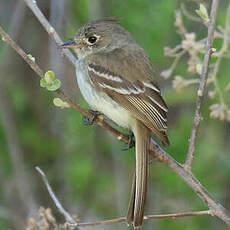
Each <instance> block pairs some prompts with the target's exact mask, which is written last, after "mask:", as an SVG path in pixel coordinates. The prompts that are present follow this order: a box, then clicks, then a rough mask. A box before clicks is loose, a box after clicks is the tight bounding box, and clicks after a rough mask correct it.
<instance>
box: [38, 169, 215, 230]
mask: <svg viewBox="0 0 230 230" xmlns="http://www.w3.org/2000/svg"><path fill="white" fill-rule="evenodd" d="M36 170H37V171H38V172H39V174H40V175H41V176H42V180H43V182H44V184H45V186H46V188H47V190H48V192H49V195H50V196H51V198H52V200H53V202H54V203H55V205H56V207H57V208H58V210H59V212H60V213H61V214H62V215H63V216H64V217H65V220H66V222H67V223H66V224H68V225H69V226H71V227H87V226H91V227H92V226H98V225H106V224H113V223H121V222H127V219H126V217H119V218H116V219H110V220H102V221H95V222H82V223H77V222H76V221H75V220H74V219H73V217H72V216H71V215H70V214H69V213H68V212H67V211H66V210H65V209H64V207H63V206H62V204H61V203H60V201H59V200H58V198H57V197H56V195H55V193H54V191H53V189H52V188H51V186H50V184H49V181H48V179H47V177H46V175H45V173H44V172H43V171H42V170H41V169H40V168H39V167H36ZM211 213H212V212H211V211H210V210H207V211H197V212H183V213H173V214H162V215H146V216H144V220H152V219H163V218H167V219H174V218H180V217H187V216H201V215H210V214H211Z"/></svg>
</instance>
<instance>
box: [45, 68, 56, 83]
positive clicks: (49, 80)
mask: <svg viewBox="0 0 230 230" xmlns="http://www.w3.org/2000/svg"><path fill="white" fill-rule="evenodd" d="M54 78H55V74H54V72H53V71H51V70H49V71H47V72H46V73H45V76H44V79H45V81H46V83H47V84H49V85H52V84H53V80H54Z"/></svg>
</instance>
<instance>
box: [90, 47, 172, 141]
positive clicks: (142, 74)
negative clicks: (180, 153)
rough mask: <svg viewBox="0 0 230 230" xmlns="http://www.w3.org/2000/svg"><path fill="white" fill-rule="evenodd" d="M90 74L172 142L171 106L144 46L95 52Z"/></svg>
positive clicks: (114, 97) (112, 96) (131, 110)
mask: <svg viewBox="0 0 230 230" xmlns="http://www.w3.org/2000/svg"><path fill="white" fill-rule="evenodd" d="M115 56H116V58H114V57H115ZM139 59H141V60H142V61H141V62H140V61H139ZM118 66H119V67H118ZM88 73H89V77H90V80H91V82H92V84H94V86H95V87H96V88H97V89H98V90H100V91H103V92H105V93H106V94H107V95H108V96H109V97H111V98H112V99H113V100H114V101H116V102H117V103H118V104H120V105H121V106H122V107H124V108H125V109H127V110H128V111H129V112H131V114H132V115H133V116H134V117H135V118H136V119H138V120H140V121H142V122H143V123H144V124H145V125H146V126H147V127H148V128H149V129H150V130H152V132H153V133H155V134H156V135H157V136H158V137H160V139H161V141H162V142H163V144H165V145H168V144H169V140H168V137H167V134H166V131H167V112H168V108H167V106H166V104H165V102H164V100H163V98H162V96H161V92H160V89H159V87H158V86H157V85H156V84H155V83H154V82H153V80H152V78H153V75H154V71H153V68H152V65H151V61H150V59H149V58H148V56H147V55H146V54H145V52H144V51H143V49H141V48H140V47H138V46H137V47H136V49H133V48H132V50H130V51H129V50H128V49H125V50H124V49H122V48H121V49H117V50H115V51H113V52H109V53H107V54H96V55H92V56H90V57H89V58H88Z"/></svg>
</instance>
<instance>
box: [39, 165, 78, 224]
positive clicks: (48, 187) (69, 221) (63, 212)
mask: <svg viewBox="0 0 230 230" xmlns="http://www.w3.org/2000/svg"><path fill="white" fill-rule="evenodd" d="M35 169H36V170H37V171H38V172H39V174H40V175H41V176H42V180H43V182H44V184H45V186H46V188H47V190H48V193H49V195H50V197H51V198H52V200H53V202H54V203H55V205H56V207H57V209H58V211H59V212H60V213H61V214H62V215H63V216H64V217H65V220H66V222H67V223H69V224H71V225H75V226H78V223H77V222H76V221H75V220H74V218H73V217H72V216H71V215H70V214H69V213H68V212H67V211H66V210H65V209H64V207H63V206H62V204H61V203H60V201H59V200H58V198H57V197H56V195H55V193H54V191H53V189H52V188H51V186H50V184H49V181H48V180H47V178H46V175H45V173H44V172H43V171H42V170H41V169H40V168H39V167H35Z"/></svg>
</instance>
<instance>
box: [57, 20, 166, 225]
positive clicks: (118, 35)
mask: <svg viewBox="0 0 230 230" xmlns="http://www.w3.org/2000/svg"><path fill="white" fill-rule="evenodd" d="M59 47H60V48H61V49H66V48H72V49H73V50H74V52H75V53H76V55H77V61H76V64H75V66H76V76H77V83H78V87H79V89H80V91H81V94H82V95H83V97H84V99H85V100H86V102H87V103H88V105H89V107H90V108H91V109H92V110H93V111H97V112H99V113H101V114H103V115H105V116H106V117H107V118H108V119H110V120H112V121H113V122H114V123H115V124H117V125H118V126H119V127H122V128H125V129H127V130H130V131H131V132H132V133H133V134H134V136H135V151H136V154H135V155H136V170H135V177H134V178H135V179H134V180H135V181H134V184H133V194H132V195H131V200H130V205H129V211H128V213H129V214H128V216H127V221H128V222H129V223H131V224H132V225H133V226H134V228H138V227H140V226H141V225H142V222H143V217H144V211H145V203H146V195H147V180H148V170H149V169H148V152H149V145H150V140H151V138H152V136H154V138H156V139H158V140H160V141H161V143H162V144H163V145H164V146H168V145H169V139H168V135H167V126H168V125H167V112H168V107H167V105H166V103H165V101H164V99H163V98H162V94H161V90H160V88H159V86H158V85H157V83H156V78H157V74H156V72H155V70H154V68H153V65H152V62H151V60H150V58H149V56H148V55H147V54H146V52H145V50H144V49H143V48H142V47H141V46H139V45H138V44H137V43H136V41H135V40H134V39H133V37H132V35H131V34H130V33H129V32H128V31H127V30H126V29H125V28H124V27H122V26H121V25H120V23H119V22H118V21H117V19H114V18H103V19H98V20H94V21H91V22H88V23H87V24H85V25H83V26H82V27H81V28H79V29H78V31H77V33H76V36H75V37H74V39H73V40H71V41H68V42H65V43H63V44H61V45H60V46H59Z"/></svg>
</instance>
